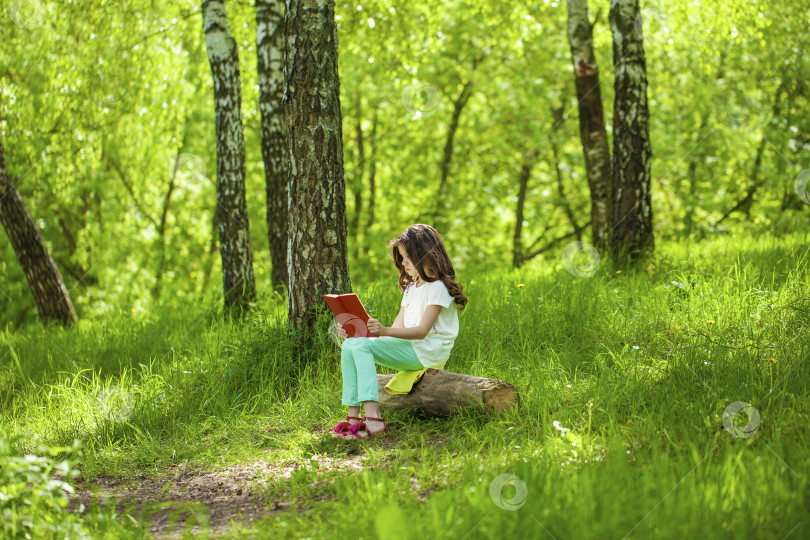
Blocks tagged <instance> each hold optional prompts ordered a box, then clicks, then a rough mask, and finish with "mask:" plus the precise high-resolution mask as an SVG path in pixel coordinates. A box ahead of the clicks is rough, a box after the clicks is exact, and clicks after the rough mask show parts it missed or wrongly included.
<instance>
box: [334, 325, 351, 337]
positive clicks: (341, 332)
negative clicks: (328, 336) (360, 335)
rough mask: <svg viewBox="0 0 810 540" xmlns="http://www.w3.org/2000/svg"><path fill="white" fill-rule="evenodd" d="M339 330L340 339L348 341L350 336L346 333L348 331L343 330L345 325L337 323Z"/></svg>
mask: <svg viewBox="0 0 810 540" xmlns="http://www.w3.org/2000/svg"><path fill="white" fill-rule="evenodd" d="M337 329H338V335H339V336H340V337H342V338H343V339H346V338H347V337H349V334H347V333H346V330H344V329H343V325H342V324H340V323H337Z"/></svg>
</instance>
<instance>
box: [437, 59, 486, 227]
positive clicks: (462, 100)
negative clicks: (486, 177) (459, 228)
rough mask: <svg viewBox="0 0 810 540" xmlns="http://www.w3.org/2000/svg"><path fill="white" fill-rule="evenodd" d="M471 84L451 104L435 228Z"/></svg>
mask: <svg viewBox="0 0 810 540" xmlns="http://www.w3.org/2000/svg"><path fill="white" fill-rule="evenodd" d="M476 65H477V62H474V63H473V70H475V67H476ZM472 84H473V82H472V81H471V80H470V81H467V82H465V83H464V86H463V87H462V88H461V93H459V95H458V97H457V98H456V100H455V101H454V102H453V116H452V117H451V118H450V125H449V126H448V127H447V137H446V138H445V142H444V155H443V158H442V163H441V179H440V180H439V191H438V194H437V196H436V210H435V211H434V213H433V221H434V223H435V224H436V227H437V228H441V224H440V223H439V220H440V219H442V218H443V217H444V209H445V206H446V205H445V203H446V201H445V197H447V180H448V178H449V177H450V165H451V164H452V162H453V142H454V140H455V136H456V130H457V129H458V124H459V121H460V119H461V112H462V111H463V110H464V106H465V105H466V104H467V101H469V99H470V96H472V90H471V88H472Z"/></svg>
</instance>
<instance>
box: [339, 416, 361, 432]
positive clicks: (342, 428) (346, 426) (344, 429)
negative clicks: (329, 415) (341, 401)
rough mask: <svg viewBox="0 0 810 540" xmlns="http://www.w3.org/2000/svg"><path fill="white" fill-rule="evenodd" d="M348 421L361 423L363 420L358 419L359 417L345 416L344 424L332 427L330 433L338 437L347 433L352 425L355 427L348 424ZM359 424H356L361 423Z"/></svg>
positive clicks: (340, 423)
mask: <svg viewBox="0 0 810 540" xmlns="http://www.w3.org/2000/svg"><path fill="white" fill-rule="evenodd" d="M349 420H360V421H361V422H362V420H363V419H362V418H360V417H359V416H347V417H346V422H339V423H338V425H336V426H335V427H334V429H332V431H333V432H335V433H337V434H338V435H340V434H343V433H348V431H349V429H351V427H352V425H357V424H350V423H349V422H348V421H349ZM361 422H358V424H359V423H361Z"/></svg>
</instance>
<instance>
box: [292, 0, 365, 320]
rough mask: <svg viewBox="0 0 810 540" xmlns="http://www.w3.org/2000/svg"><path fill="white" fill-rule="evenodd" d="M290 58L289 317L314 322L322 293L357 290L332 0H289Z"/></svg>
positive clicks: (321, 300) (320, 303) (335, 26)
mask: <svg viewBox="0 0 810 540" xmlns="http://www.w3.org/2000/svg"><path fill="white" fill-rule="evenodd" d="M285 25H286V49H285V61H284V111H285V115H286V118H287V148H288V155H289V159H290V161H289V164H290V182H289V189H290V194H289V215H288V222H287V223H288V227H289V232H288V234H289V243H288V245H287V267H288V270H289V286H288V304H287V311H288V318H289V324H290V329H291V330H293V331H298V330H305V329H306V330H309V329H312V328H313V327H314V323H315V316H316V312H317V310H319V309H322V307H323V305H324V302H323V298H322V295H324V294H344V293H348V292H351V281H350V280H349V263H348V253H347V245H346V233H347V228H346V227H347V226H346V192H345V185H344V178H343V130H342V124H341V115H340V80H339V77H338V66H337V59H338V57H337V52H338V42H337V25H336V23H335V4H334V1H329V0H326V1H316V0H288V1H287V13H286V16H285Z"/></svg>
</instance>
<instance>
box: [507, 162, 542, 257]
mask: <svg viewBox="0 0 810 540" xmlns="http://www.w3.org/2000/svg"><path fill="white" fill-rule="evenodd" d="M535 157H537V154H535V153H534V152H526V155H525V156H523V166H522V167H521V169H520V181H519V183H520V185H519V187H518V200H517V209H516V210H515V236H514V238H513V240H512V266H513V267H514V268H518V267H520V265H522V264H523V208H524V206H525V205H526V187H527V186H528V185H529V175H531V172H532V162H533V160H534V158H535Z"/></svg>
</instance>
